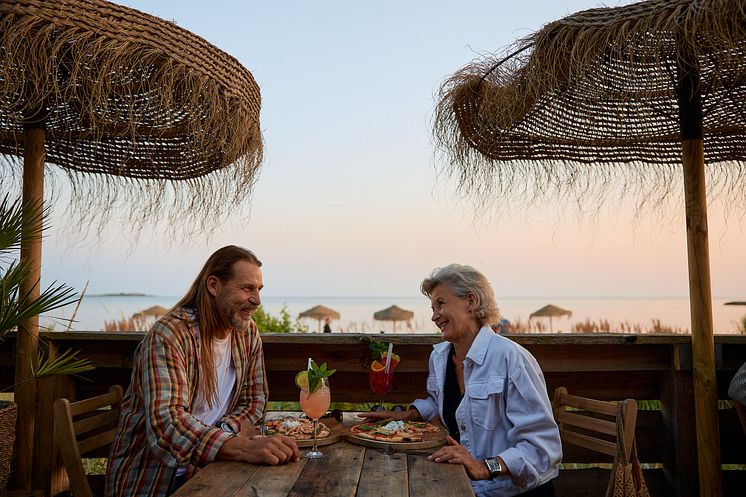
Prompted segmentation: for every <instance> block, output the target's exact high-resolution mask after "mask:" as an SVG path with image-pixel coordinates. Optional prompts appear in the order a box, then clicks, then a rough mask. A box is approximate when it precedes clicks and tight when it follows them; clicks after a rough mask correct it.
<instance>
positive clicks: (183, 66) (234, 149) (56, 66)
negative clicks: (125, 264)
mask: <svg viewBox="0 0 746 497" xmlns="http://www.w3.org/2000/svg"><path fill="white" fill-rule="evenodd" d="M62 5H63V6H62V7H59V6H58V7H59V8H63V9H64V8H66V7H65V4H62ZM112 8H114V9H125V8H124V7H121V6H116V5H113V7H112ZM55 9H57V7H55ZM127 10H128V12H132V10H131V9H127ZM62 14H64V13H62ZM79 14H80V13H79ZM138 14H139V15H141V16H145V17H146V18H147V19H152V16H146V15H145V14H141V13H138ZM78 17H81V16H78ZM145 17H144V18H145ZM88 21H90V22H94V21H95V23H106V22H110V23H111V24H112V25H111V26H106V25H104V26H102V27H100V29H98V30H91V29H90V26H87V25H86V22H88ZM88 21H86V20H85V19H83V20H79V19H75V16H72V17H71V18H69V19H65V18H64V16H63V15H61V14H60V17H54V18H50V19H43V18H39V17H31V16H24V15H17V14H15V13H13V12H3V13H2V15H1V17H0V101H2V102H4V105H3V106H2V109H0V120H2V121H3V122H4V125H3V127H4V129H5V130H6V131H5V133H4V135H3V136H2V137H0V153H2V154H5V155H6V156H7V155H10V156H16V157H22V156H23V129H24V125H29V124H31V125H44V127H45V128H46V132H47V136H48V137H49V138H48V140H47V147H46V159H47V162H48V166H47V168H48V169H56V168H54V166H51V165H49V164H53V165H56V166H58V167H59V168H60V170H61V171H62V176H63V177H64V178H66V179H67V182H68V183H69V185H70V188H71V193H72V194H71V200H70V204H69V206H68V209H67V214H68V215H69V216H66V217H68V218H69V219H70V220H71V221H72V222H73V223H74V224H76V225H77V228H78V229H91V230H93V231H94V232H96V233H100V232H101V230H102V229H103V227H104V225H105V224H106V223H107V222H109V221H110V219H111V217H112V212H113V211H115V212H116V214H117V216H122V214H123V213H127V214H126V215H125V218H126V220H127V221H129V223H130V225H131V227H132V228H133V229H134V230H135V232H139V231H140V230H142V228H143V227H144V225H145V224H147V223H150V222H156V221H158V220H161V219H165V220H166V221H167V222H168V224H169V226H170V227H171V228H173V230H172V233H171V234H170V235H171V236H174V235H175V234H176V233H178V232H179V230H182V229H184V227H185V226H187V227H188V229H187V231H190V232H194V233H200V231H201V230H203V229H204V230H207V232H212V231H214V229H215V228H216V227H217V226H219V225H220V224H221V222H222V221H224V219H225V218H226V217H227V215H228V214H230V213H231V212H234V211H235V209H236V208H239V207H241V206H243V205H244V204H245V203H246V200H247V199H249V198H250V196H251V193H252V191H253V186H254V184H255V182H256V180H257V178H258V174H259V169H260V166H261V163H262V158H263V156H262V154H263V142H262V136H261V131H260V128H259V105H260V97H259V88H258V86H257V85H256V83H255V82H254V80H253V78H252V77H251V75H250V73H249V72H248V71H246V70H245V69H243V68H242V67H241V66H240V64H239V63H238V62H237V61H235V59H233V58H232V57H230V56H228V55H227V54H222V55H223V56H224V57H223V59H222V60H220V59H218V60H210V61H208V62H209V64H206V63H204V61H202V60H199V59H200V57H204V55H202V54H201V53H199V52H200V51H202V49H203V46H202V45H207V42H205V41H204V40H202V39H201V38H198V37H196V36H194V35H191V34H189V38H188V39H185V40H181V39H178V37H176V38H177V39H175V40H174V41H173V43H178V42H183V41H189V42H190V43H189V44H186V43H185V44H184V45H183V46H180V47H179V49H178V50H175V53H169V54H168V55H167V54H166V50H167V48H164V47H163V46H162V45H161V43H160V42H161V41H162V40H159V39H158V38H157V36H155V35H157V34H159V33H158V32H157V31H158V29H160V28H158V27H157V25H155V27H153V26H150V28H149V29H151V30H152V31H154V32H155V34H154V33H153V32H146V33H145V34H143V33H135V34H132V33H127V32H126V31H124V30H123V29H122V26H119V25H117V24H116V22H114V21H110V20H107V19H98V18H97V19H95V20H93V19H91V20H88ZM159 21H160V20H159ZM162 22H164V23H165V22H166V21H162ZM76 23H79V24H76ZM80 23H82V24H80ZM171 28H172V29H173V27H171ZM181 31H184V30H181ZM184 36H186V35H184ZM143 38H145V42H143ZM194 40H197V42H195V41H194ZM194 45H196V46H194ZM212 52H213V53H214V52H215V50H212ZM223 73H224V74H223ZM40 111H41V112H40ZM31 116H41V117H46V119H45V122H44V123H34V122H30V121H32V120H33V119H32V118H31ZM8 129H10V131H8ZM5 162H6V164H11V163H12V164H13V167H11V168H10V171H4V172H3V175H2V176H1V177H0V181H2V184H1V185H0V186H2V189H3V190H7V189H8V188H10V187H13V186H14V185H15V182H14V181H10V177H11V176H16V177H17V174H18V173H19V171H20V167H19V165H18V164H19V161H18V160H14V159H12V158H11V159H7V160H6V161H5ZM228 165H229V167H225V166H228ZM57 172H58V173H59V171H57ZM58 183H59V182H58ZM57 186H58V187H59V184H57ZM89 225H90V226H89Z"/></svg>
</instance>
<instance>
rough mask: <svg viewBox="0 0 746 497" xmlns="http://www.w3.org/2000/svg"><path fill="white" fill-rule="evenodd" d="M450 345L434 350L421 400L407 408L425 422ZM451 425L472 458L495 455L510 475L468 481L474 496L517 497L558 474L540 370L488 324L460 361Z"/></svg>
mask: <svg viewBox="0 0 746 497" xmlns="http://www.w3.org/2000/svg"><path fill="white" fill-rule="evenodd" d="M450 346H451V344H450V343H448V342H442V343H439V344H436V345H434V346H433V349H434V350H433V352H432V353H431V354H430V363H429V374H428V378H427V392H428V397H427V399H418V400H415V401H414V403H413V405H414V406H415V407H416V408H417V410H418V411H419V412H420V414H421V415H422V417H423V418H424V419H425V420H428V421H429V420H431V419H433V418H434V417H436V416H440V417H442V414H443V386H444V384H445V374H446V364H447V362H446V361H448V351H449V348H450ZM456 422H457V424H458V426H459V432H460V435H461V445H463V446H464V447H465V448H466V449H467V450H468V451H469V452H470V453H471V455H472V456H473V457H474V458H475V459H477V460H481V459H485V458H487V457H496V456H500V457H501V458H502V460H503V461H505V465H506V466H507V467H508V468H509V469H510V473H511V475H512V477H511V476H502V477H497V478H495V479H494V480H481V481H472V487H473V489H474V492H475V493H476V495H477V496H497V495H499V496H510V495H516V494H519V493H521V492H525V491H527V490H530V489H532V488H534V487H537V486H539V485H541V484H543V483H545V482H547V481H549V480H551V479H552V478H554V477H556V476H557V475H558V474H559V465H560V462H561V460H562V442H561V441H560V435H559V430H558V429H557V424H556V423H555V422H554V416H553V415H552V406H551V403H550V401H549V396H548V395H547V388H546V384H545V383H544V375H543V374H542V372H541V368H540V367H539V364H538V363H537V362H536V359H534V357H533V356H532V355H531V354H530V353H529V352H528V351H527V350H526V349H524V348H523V347H521V346H520V345H518V344H516V343H515V342H513V341H511V340H509V339H507V338H504V337H502V336H500V335H497V334H495V333H494V332H493V331H492V329H491V328H490V327H489V326H485V327H483V328H482V329H481V330H479V333H478V334H477V336H476V338H475V339H474V342H473V343H472V345H471V348H470V349H469V352H468V354H467V355H466V358H465V359H464V398H463V400H462V401H461V403H460V404H459V406H458V408H457V409H456Z"/></svg>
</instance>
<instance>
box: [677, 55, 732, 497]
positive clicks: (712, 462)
mask: <svg viewBox="0 0 746 497" xmlns="http://www.w3.org/2000/svg"><path fill="white" fill-rule="evenodd" d="M680 46H682V47H683V46H685V45H683V44H682V45H680ZM677 92H678V100H679V117H680V122H681V138H682V159H683V165H684V201H685V204H686V242H687V243H686V244H687V254H688V261H689V306H690V313H691V321H692V361H693V374H694V406H695V417H696V425H697V459H698V468H699V495H700V496H702V497H715V496H721V495H722V494H723V482H722V469H721V466H720V432H719V427H720V423H719V417H718V408H717V399H718V397H717V379H716V377H715V343H714V338H713V329H712V328H713V324H712V289H711V286H710V251H709V244H708V235H707V191H706V188H705V170H704V163H705V160H704V144H703V128H702V98H701V94H700V90H699V70H698V67H697V61H696V58H694V57H693V56H692V54H691V53H690V52H689V51H688V50H686V49H683V50H681V51H680V54H679V85H678V88H677Z"/></svg>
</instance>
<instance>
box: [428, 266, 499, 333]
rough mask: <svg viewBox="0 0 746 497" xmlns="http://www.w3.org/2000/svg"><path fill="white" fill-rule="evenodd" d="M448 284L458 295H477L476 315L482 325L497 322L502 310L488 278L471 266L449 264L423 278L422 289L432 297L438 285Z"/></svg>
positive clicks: (464, 296)
mask: <svg viewBox="0 0 746 497" xmlns="http://www.w3.org/2000/svg"><path fill="white" fill-rule="evenodd" d="M441 284H442V285H446V286H447V287H448V290H450V292H451V293H452V294H453V295H455V296H456V297H459V298H462V299H465V298H466V297H467V296H468V295H469V294H470V293H472V294H474V296H475V297H476V300H477V301H476V308H475V309H474V315H475V316H476V318H477V321H478V322H479V325H480V326H484V325H485V324H493V323H497V322H498V321H499V320H500V311H499V310H498V308H497V302H495V292H494V291H493V290H492V285H490V282H489V281H488V280H487V278H486V277H485V276H484V275H483V274H482V273H480V272H479V271H477V270H476V269H474V268H473V267H471V266H466V265H463V264H449V265H447V266H445V267H439V268H435V269H434V270H433V272H432V274H430V277H428V278H425V279H424V280H422V284H421V285H420V290H421V291H422V293H423V294H424V295H425V296H426V297H428V298H430V297H431V295H432V293H433V290H434V289H435V287H436V286H438V285H441Z"/></svg>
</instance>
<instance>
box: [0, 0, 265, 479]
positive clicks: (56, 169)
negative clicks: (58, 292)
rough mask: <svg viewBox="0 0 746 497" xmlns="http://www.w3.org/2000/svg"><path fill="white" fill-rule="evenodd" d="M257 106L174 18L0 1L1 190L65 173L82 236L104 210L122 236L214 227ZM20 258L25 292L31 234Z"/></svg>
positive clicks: (29, 328) (33, 195)
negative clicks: (149, 226)
mask: <svg viewBox="0 0 746 497" xmlns="http://www.w3.org/2000/svg"><path fill="white" fill-rule="evenodd" d="M260 105H261V102H260V94H259V87H258V85H257V84H256V82H255V81H254V78H253V77H252V75H251V73H250V72H249V71H248V70H246V69H245V68H244V67H243V66H241V64H240V63H239V62H238V61H237V60H236V59H234V58H233V57H231V56H230V55H228V54H226V53H224V52H222V51H221V50H219V49H217V48H216V47H214V46H212V45H211V44H209V43H208V42H207V41H205V40H203V39H202V38H200V37H198V36H196V35H194V34H192V33H190V32H189V31H187V30H185V29H183V28H180V27H178V26H177V25H176V24H175V23H173V22H169V21H165V20H162V19H159V18H157V17H154V16H151V15H147V14H144V13H142V12H139V11H137V10H134V9H130V8H127V7H122V6H120V5H116V4H113V3H110V2H106V1H104V0H64V1H63V0H50V1H45V2H38V1H32V0H12V1H10V0H0V154H2V156H3V159H4V165H5V166H7V167H5V169H6V171H4V174H0V181H1V182H2V187H3V188H4V189H9V188H12V189H15V188H16V182H15V180H16V179H17V178H22V198H23V203H24V204H25V205H39V206H41V205H42V203H43V199H44V174H45V171H46V172H48V173H50V177H55V178H57V177H62V178H66V180H67V181H66V183H68V184H69V185H70V188H69V192H70V198H71V204H70V208H69V209H68V212H69V213H70V215H69V216H66V218H67V219H68V220H70V221H71V222H72V223H73V224H74V225H75V226H76V227H77V228H79V229H77V230H75V231H74V232H75V233H76V234H77V235H78V236H80V237H81V238H82V237H84V236H85V233H86V231H87V230H88V229H91V228H93V229H94V230H95V231H97V232H98V233H100V232H101V230H102V229H103V226H104V225H105V224H106V222H107V221H108V219H109V218H110V216H112V215H113V214H116V215H117V216H119V217H118V218H117V219H118V221H119V220H129V221H130V223H131V225H132V227H133V228H136V229H135V231H134V233H135V234H136V233H138V232H139V231H137V228H139V229H141V228H142V227H143V225H144V223H145V222H146V221H151V220H154V219H158V218H161V217H164V218H165V219H167V220H168V221H169V222H168V223H167V225H168V226H170V227H171V229H172V230H173V231H172V233H170V234H171V235H174V234H176V233H177V232H178V230H179V229H182V227H184V226H188V230H189V233H200V232H203V231H204V230H209V229H210V228H213V229H214V228H215V226H217V225H218V224H219V221H221V220H222V219H224V218H225V217H226V216H227V214H228V213H230V212H235V207H237V206H239V205H240V204H241V203H242V202H243V201H244V200H245V199H246V198H247V197H248V196H249V195H250V192H251V189H252V186H253V184H254V180H255V178H256V176H257V172H258V169H259V166H260V164H261V160H262V137H261V132H260V127H259V110H260ZM21 158H22V159H21ZM19 172H20V174H19ZM58 183H59V184H65V181H57V182H50V184H52V185H54V184H58ZM39 219H41V217H40V218H39ZM33 231H35V232H36V231H38V232H41V230H37V229H34V230H33ZM185 236H188V235H185ZM21 259H22V260H25V261H26V262H27V263H28V265H29V268H30V273H29V279H28V281H27V282H26V285H25V286H23V287H22V288H21V290H20V291H21V292H22V293H28V294H29V295H30V297H31V298H35V297H36V296H38V294H39V289H38V285H37V282H38V281H39V279H40V264H41V240H40V238H37V239H36V240H33V241H31V242H29V243H26V244H24V245H23V246H22V247H21ZM37 334H38V317H37V318H33V319H31V320H29V321H27V322H25V323H24V324H23V325H22V326H21V329H20V332H19V334H18V342H17V357H16V361H15V364H16V378H15V383H16V385H17V387H16V390H15V400H16V402H17V404H18V407H19V415H18V423H17V432H16V443H17V444H16V447H17V450H16V471H17V472H16V475H17V482H18V485H19V488H29V487H30V481H31V471H32V451H33V438H34V434H33V431H34V422H35V420H34V413H33V408H34V403H35V388H36V386H35V382H34V381H33V380H31V378H32V375H31V364H32V362H33V361H35V360H36V354H37V347H36V335H37Z"/></svg>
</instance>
